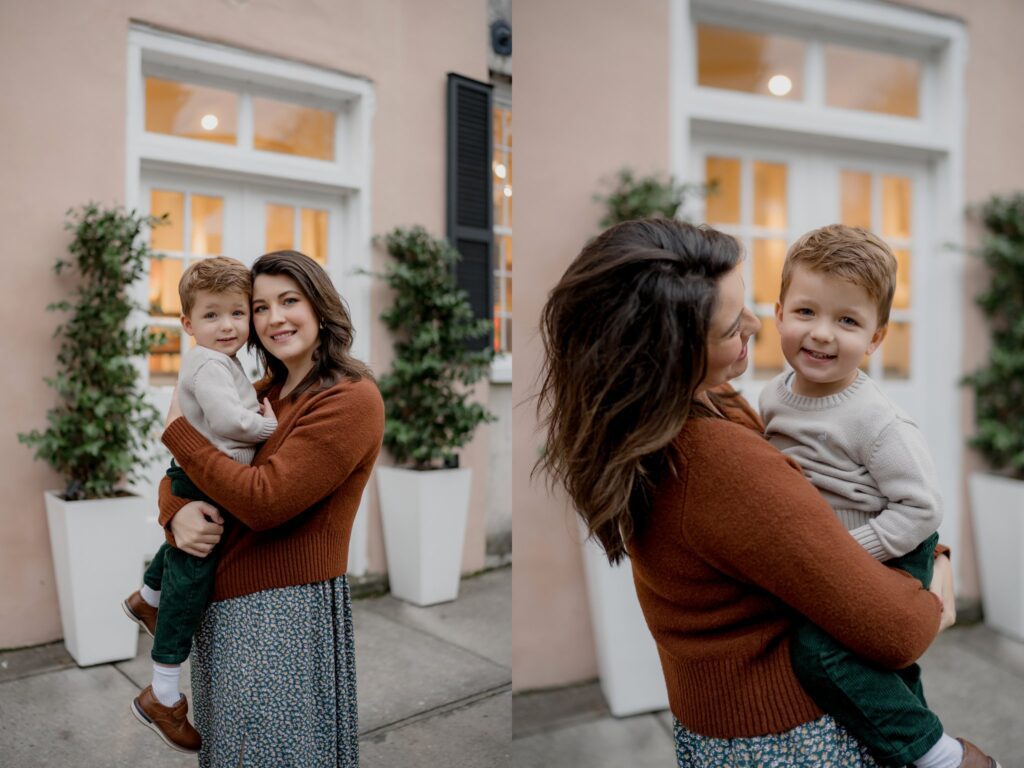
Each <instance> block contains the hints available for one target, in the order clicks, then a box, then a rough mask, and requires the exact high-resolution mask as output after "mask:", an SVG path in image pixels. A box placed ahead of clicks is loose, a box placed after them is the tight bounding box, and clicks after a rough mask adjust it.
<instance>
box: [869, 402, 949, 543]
mask: <svg viewBox="0 0 1024 768" xmlns="http://www.w3.org/2000/svg"><path fill="white" fill-rule="evenodd" d="M864 468H865V469H867V471H868V473H869V474H870V475H871V477H872V479H873V480H874V481H875V483H876V485H877V486H878V490H879V491H880V492H881V493H882V495H883V496H885V497H886V499H888V504H887V505H886V508H885V509H883V510H882V511H881V512H880V513H879V514H878V516H877V517H875V518H874V519H873V520H871V521H870V522H868V523H867V524H865V525H862V526H860V527H859V528H854V529H853V530H852V531H850V534H851V535H852V536H853V537H854V538H855V539H856V540H857V541H858V542H860V544H861V546H863V547H864V548H865V549H866V550H867V551H868V553H869V554H871V555H872V556H873V557H875V558H877V559H878V560H882V561H885V560H891V559H892V558H895V557H901V556H903V555H905V554H907V553H908V552H910V551H911V550H913V549H914V548H915V547H917V546H918V545H919V544H920V543H921V542H922V541H924V540H925V539H926V538H928V537H929V536H931V535H932V534H933V533H935V531H936V530H938V527H939V523H940V522H942V509H941V506H940V499H939V494H938V490H937V489H938V482H937V478H936V476H935V465H934V463H933V462H932V457H931V454H930V453H929V452H928V445H927V443H926V442H925V439H924V435H922V434H921V430H919V429H918V428H917V426H916V425H915V424H913V423H912V422H909V421H906V420H905V419H901V418H896V419H894V420H893V421H892V422H891V423H890V424H889V425H888V426H886V428H885V429H883V430H882V433H881V434H880V435H879V436H878V438H877V439H876V440H875V442H874V444H873V445H872V447H871V450H870V451H869V452H868V455H867V456H866V457H865V461H864Z"/></svg>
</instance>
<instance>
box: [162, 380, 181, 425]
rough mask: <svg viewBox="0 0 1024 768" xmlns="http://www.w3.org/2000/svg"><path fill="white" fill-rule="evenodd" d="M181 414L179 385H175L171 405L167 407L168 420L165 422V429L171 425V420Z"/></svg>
mask: <svg viewBox="0 0 1024 768" xmlns="http://www.w3.org/2000/svg"><path fill="white" fill-rule="evenodd" d="M179 416H181V406H180V405H179V404H178V387H177V386H175V387H174V392H172V393H171V407H170V408H168V409H167V421H165V422H164V429H167V427H169V426H171V422H172V421H174V420H175V419H176V418H178V417H179Z"/></svg>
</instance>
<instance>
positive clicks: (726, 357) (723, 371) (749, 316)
mask: <svg viewBox="0 0 1024 768" xmlns="http://www.w3.org/2000/svg"><path fill="white" fill-rule="evenodd" d="M744 293H745V289H744V286H743V265H742V264H737V265H736V266H735V267H734V268H733V269H732V270H731V271H730V272H728V273H727V274H725V275H724V276H723V277H722V278H721V279H720V280H719V281H718V307H717V309H716V310H715V314H714V315H712V317H711V328H710V330H709V331H708V371H707V374H706V375H705V376H704V380H703V381H702V382H701V383H700V386H699V387H698V388H697V390H698V391H702V390H705V389H710V388H712V387H717V386H718V385H719V384H725V382H727V381H730V380H732V379H735V378H736V377H737V376H739V375H740V374H742V373H743V372H744V371H745V370H747V341H748V340H749V339H750V337H751V336H753V335H754V334H755V333H757V330H758V328H760V327H761V321H760V320H758V319H757V317H755V316H754V313H753V312H751V311H750V310H749V309H747V306H746V304H744V302H743V296H744Z"/></svg>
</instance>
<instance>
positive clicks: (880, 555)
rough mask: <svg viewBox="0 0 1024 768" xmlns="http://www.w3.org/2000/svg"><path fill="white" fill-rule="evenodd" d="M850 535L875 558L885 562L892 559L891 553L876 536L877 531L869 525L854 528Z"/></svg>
mask: <svg viewBox="0 0 1024 768" xmlns="http://www.w3.org/2000/svg"><path fill="white" fill-rule="evenodd" d="M850 535H851V536H853V538H854V540H855V541H856V542H857V543H858V544H860V545H861V546H862V547H864V549H866V550H867V553H868V554H869V555H871V556H872V557H873V558H875V560H880V561H882V562H885V561H886V560H892V554H891V553H890V552H889V551H888V550H886V548H885V547H883V546H882V540H881V539H880V538H878V533H877V532H876V531H875V529H874V528H872V527H871V526H870V525H862V526H861V527H860V528H854V529H853V530H852V531H850Z"/></svg>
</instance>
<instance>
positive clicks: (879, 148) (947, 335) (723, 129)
mask: <svg viewBox="0 0 1024 768" xmlns="http://www.w3.org/2000/svg"><path fill="white" fill-rule="evenodd" d="M669 21H670V23H669V36H670V49H669V50H670V54H669V55H670V70H669V90H670V92H669V120H670V125H669V128H670V137H671V138H670V148H669V151H670V164H671V170H672V172H673V173H674V174H675V175H676V177H677V178H690V176H691V161H692V158H691V152H692V149H691V147H692V139H691V137H692V135H693V132H694V130H699V131H701V133H702V134H708V133H712V132H713V133H714V135H718V136H723V137H734V138H738V139H740V140H749V141H757V140H760V139H769V140H770V139H772V138H778V137H785V138H787V139H789V140H790V141H792V140H794V139H796V140H798V141H805V142H807V145H808V146H813V147H822V148H826V149H829V148H830V149H834V150H836V151H837V152H839V153H847V152H851V151H852V152H855V151H857V150H867V151H869V152H870V153H872V154H874V155H876V156H880V157H884V156H890V157H893V158H904V159H907V158H916V159H924V160H927V161H928V163H929V167H930V172H929V174H928V176H929V184H928V187H929V190H930V195H931V199H930V200H929V206H930V208H931V213H932V215H931V216H930V217H929V223H930V224H931V227H932V230H931V232H930V233H929V241H930V245H929V253H930V259H931V263H930V268H931V269H932V270H934V271H935V273H936V274H935V282H934V284H935V286H937V288H938V290H937V292H936V294H934V295H933V296H932V297H931V300H930V302H929V305H930V307H931V309H930V310H929V313H928V315H927V316H925V317H920V318H919V320H918V323H919V324H924V323H928V324H929V328H930V329H931V334H930V339H931V340H930V342H929V344H928V345H926V346H925V347H924V348H923V349H920V350H918V348H916V347H915V353H916V352H917V351H920V352H921V353H922V356H923V357H924V359H925V360H938V359H943V360H944V361H945V363H944V364H943V366H942V367H943V370H944V371H950V372H953V375H954V378H951V379H950V380H948V381H943V380H935V381H934V385H933V391H932V393H931V394H932V397H931V398H930V408H929V411H930V413H929V418H928V420H927V421H926V422H925V423H923V424H921V425H920V426H921V428H922V430H923V431H924V432H925V435H926V437H928V438H929V444H930V445H931V447H932V450H933V452H934V454H935V458H936V461H937V463H938V465H939V466H948V467H960V466H962V464H961V461H962V454H963V447H962V444H963V434H962V430H961V426H960V389H959V383H958V379H959V376H960V374H961V372H962V368H963V363H962V357H961V345H962V341H963V338H962V337H963V327H962V324H963V317H964V313H963V303H964V302H963V295H962V275H963V272H964V260H965V257H964V250H963V245H964V213H963V212H964V205H965V200H964V195H965V193H964V149H963V147H964V133H965V125H966V114H965V108H964V93H965V91H964V77H965V69H966V60H967V34H966V30H965V29H964V27H963V25H962V24H961V23H960V22H958V21H956V20H954V19H951V18H944V17H941V16H937V15H934V14H931V13H928V12H926V11H921V10H917V9H911V8H905V7H899V6H895V5H883V4H878V3H874V2H863V1H861V0H669ZM701 22H707V23H712V24H713V23H720V24H727V25H729V26H734V27H739V28H743V29H748V30H752V31H763V32H782V33H784V34H786V35H788V36H796V37H801V36H803V37H805V38H809V39H814V40H818V41H828V42H836V43H840V44H844V45H850V46H854V47H861V48H866V49H872V50H884V51H886V52H889V53H899V54H906V53H908V52H909V53H911V54H912V55H914V56H915V57H916V58H919V59H920V60H921V61H922V63H923V68H922V81H921V92H920V101H919V105H920V110H919V111H920V115H919V117H918V118H905V117H895V116H892V115H883V114H876V113H871V112H859V111H854V110H848V109H838V108H835V107H828V106H826V105H825V104H824V64H823V61H822V54H821V51H822V49H821V46H820V44H818V43H813V44H812V45H810V47H809V50H808V62H807V72H806V73H805V78H806V80H805V96H804V99H803V101H802V102H792V101H783V100H773V99H771V98H770V97H764V96H761V95H756V94H747V93H734V92H731V91H724V90H718V89H712V88H705V87H700V86H698V85H697V24H698V23H701ZM872 41H877V42H872ZM950 246H952V247H950ZM946 474H947V475H948V476H946V475H944V476H943V477H942V478H941V479H940V483H941V489H940V490H941V493H942V497H943V502H944V509H945V515H944V520H943V523H942V526H941V527H940V534H941V536H942V539H943V541H944V542H946V543H948V544H950V546H952V547H953V548H954V549H959V545H960V540H961V537H960V528H961V522H960V521H961V508H962V493H961V477H960V475H959V473H946ZM962 562H963V560H962V559H959V560H957V562H956V563H954V568H956V569H959V568H960V567H961V563H962Z"/></svg>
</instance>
